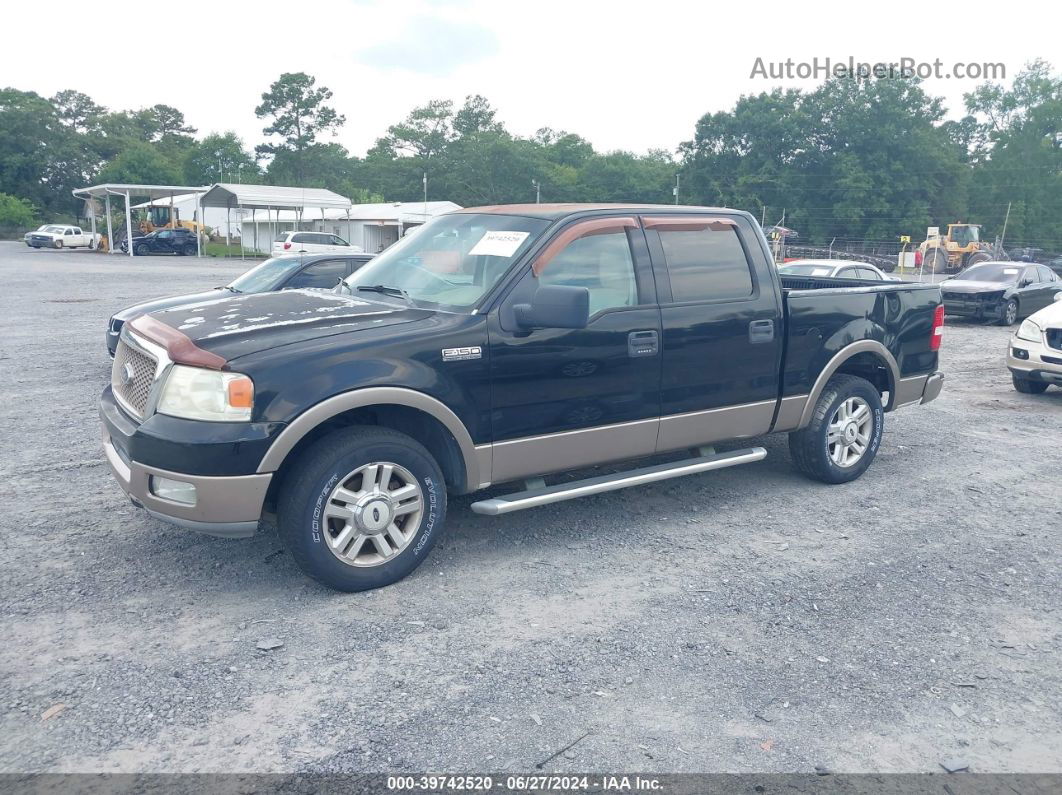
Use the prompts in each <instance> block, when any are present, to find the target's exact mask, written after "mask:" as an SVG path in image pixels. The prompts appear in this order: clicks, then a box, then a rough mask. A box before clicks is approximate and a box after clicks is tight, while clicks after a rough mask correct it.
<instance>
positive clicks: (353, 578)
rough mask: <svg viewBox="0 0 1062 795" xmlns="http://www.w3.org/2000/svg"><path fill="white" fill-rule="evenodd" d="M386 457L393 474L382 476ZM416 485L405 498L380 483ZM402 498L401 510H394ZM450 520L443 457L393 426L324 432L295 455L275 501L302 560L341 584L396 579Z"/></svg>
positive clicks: (306, 568) (283, 531) (283, 534)
mask: <svg viewBox="0 0 1062 795" xmlns="http://www.w3.org/2000/svg"><path fill="white" fill-rule="evenodd" d="M374 464H380V465H381V467H378V468H377V469H375V470H373V469H372V467H373V465H374ZM386 465H391V466H392V471H393V474H392V475H391V477H390V478H389V479H388V483H387V484H380V483H378V482H377V481H379V480H382V477H383V476H382V474H381V473H382V472H384V471H385V470H383V469H382V467H383V466H386ZM369 473H372V483H371V486H370V485H369V484H368V483H367V482H366V478H367V477H369ZM412 485H415V486H416V487H417V489H419V491H417V490H414V491H416V493H415V494H414V493H412V492H410V496H409V497H407V498H402V501H401V502H399V501H396V500H394V499H390V498H384V497H383V496H382V492H381V488H383V489H386V490H387V491H388V492H395V493H397V492H398V491H406V490H407V489H408V488H409V487H410V486H412ZM417 498H419V501H420V508H419V510H414V509H412V508H411V507H410V506H412V505H413V504H414V503H415V502H416V499H417ZM396 506H398V508H399V511H401V513H400V514H399V513H392V511H394V509H395V507H396ZM329 514H331V515H329ZM445 521H446V483H445V481H444V479H443V476H442V471H441V470H440V469H439V465H438V464H437V463H436V461H435V459H434V458H433V457H432V455H431V453H429V452H428V451H427V450H426V449H425V448H424V446H423V445H421V444H420V443H419V442H417V441H415V440H414V439H412V438H410V437H409V436H406V435H405V434H404V433H399V432H398V431H393V430H391V429H389V428H375V427H369V426H357V427H353V428H346V429H344V430H341V431H337V432H335V433H332V434H329V435H328V436H325V437H324V438H322V439H320V440H318V441H317V442H315V443H314V444H313V445H312V446H311V447H310V448H309V449H308V450H307V451H306V452H305V453H304V454H302V455H301V456H300V457H299V459H298V460H297V461H296V462H295V464H294V467H293V468H292V470H291V472H290V474H289V475H288V476H287V477H285V479H284V481H283V483H282V484H281V486H280V493H279V497H278V501H277V530H278V533H279V534H280V538H281V540H282V541H283V542H284V545H285V546H286V547H287V548H288V551H289V552H291V556H292V558H293V559H294V560H295V563H296V565H298V567H299V568H300V569H302V571H303V572H304V573H305V574H307V575H309V576H310V577H312V578H313V579H315V580H317V581H318V582H320V583H322V584H323V585H327V586H328V587H329V588H334V589H336V590H337V591H348V592H350V591H366V590H369V589H371V588H382V587H383V586H385V585H391V584H392V583H395V582H398V581H399V580H401V579H402V578H403V577H405V576H406V575H408V574H409V573H410V572H412V571H413V570H414V569H415V568H417V566H419V565H420V564H421V563H423V562H424V560H425V559H426V558H427V557H428V553H429V552H430V551H431V548H432V547H433V546H435V542H436V540H437V539H438V537H439V535H440V534H441V533H442V531H443V526H444V524H445ZM414 522H415V526H413V527H411V526H410V525H411V523H414ZM399 525H400V526H399ZM392 528H395V529H397V530H398V531H399V532H398V536H397V538H398V539H399V540H396V536H395V534H394V530H393V529H392ZM337 544H338V545H340V546H338V547H337ZM381 544H382V545H383V547H381ZM334 548H338V551H334ZM383 549H387V550H388V553H389V554H388V555H385V554H384V552H383ZM341 557H343V558H345V559H342V560H341Z"/></svg>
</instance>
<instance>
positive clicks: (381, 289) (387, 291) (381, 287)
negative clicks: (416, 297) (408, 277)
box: [358, 284, 413, 304]
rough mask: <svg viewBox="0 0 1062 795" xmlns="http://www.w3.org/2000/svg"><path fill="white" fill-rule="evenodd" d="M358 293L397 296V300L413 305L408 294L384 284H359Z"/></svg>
mask: <svg viewBox="0 0 1062 795" xmlns="http://www.w3.org/2000/svg"><path fill="white" fill-rule="evenodd" d="M358 292H363V293H380V294H381V295H397V296H398V297H399V298H405V299H406V301H407V302H409V303H410V304H412V303H413V299H412V298H410V297H409V293H407V292H406V291H405V290H403V289H402V288H401V287H389V286H387V285H386V284H359V285H358Z"/></svg>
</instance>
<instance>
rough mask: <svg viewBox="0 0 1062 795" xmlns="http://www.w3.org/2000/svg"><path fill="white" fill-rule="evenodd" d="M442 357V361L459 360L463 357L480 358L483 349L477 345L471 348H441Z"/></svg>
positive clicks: (463, 358)
mask: <svg viewBox="0 0 1062 795" xmlns="http://www.w3.org/2000/svg"><path fill="white" fill-rule="evenodd" d="M442 357H443V361H444V362H460V361H464V360H465V359H482V358H483V349H482V348H481V347H479V346H478V345H473V346H472V347H471V348H443V350H442Z"/></svg>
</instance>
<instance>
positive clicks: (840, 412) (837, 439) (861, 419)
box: [826, 397, 874, 468]
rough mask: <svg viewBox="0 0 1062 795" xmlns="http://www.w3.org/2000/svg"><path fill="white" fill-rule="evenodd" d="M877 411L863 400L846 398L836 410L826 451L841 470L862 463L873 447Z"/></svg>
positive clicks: (829, 430) (831, 422)
mask: <svg viewBox="0 0 1062 795" xmlns="http://www.w3.org/2000/svg"><path fill="white" fill-rule="evenodd" d="M873 430H874V412H873V411H872V410H871V408H870V404H869V403H867V402H866V401H865V400H863V398H861V397H850V398H845V400H843V401H842V402H841V404H840V405H839V406H838V407H837V410H836V411H834V413H833V416H832V417H831V418H830V424H829V425H828V426H827V428H826V448H827V450H828V451H829V454H830V460H831V461H833V463H834V464H836V465H837V466H839V467H845V468H847V467H852V466H855V465H856V464H857V463H859V460H860V459H861V458H862V457H863V455H864V453H866V451H867V447H869V445H870V435H871V433H872V432H873Z"/></svg>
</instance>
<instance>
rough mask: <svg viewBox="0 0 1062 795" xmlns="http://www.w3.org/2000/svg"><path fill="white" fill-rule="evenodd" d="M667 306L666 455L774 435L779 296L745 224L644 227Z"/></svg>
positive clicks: (712, 221)
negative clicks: (694, 447)
mask: <svg viewBox="0 0 1062 795" xmlns="http://www.w3.org/2000/svg"><path fill="white" fill-rule="evenodd" d="M642 222H643V225H644V227H645V234H646V239H647V242H648V244H649V251H650V254H651V256H652V261H653V272H654V274H655V276H656V284H657V292H658V295H659V300H660V305H661V324H662V332H663V340H662V343H663V345H662V354H663V360H662V364H663V372H662V377H661V390H660V401H661V417H662V418H661V423H660V437H659V443H658V449H659V450H660V451H664V450H672V449H678V448H682V447H691V446H695V445H700V444H707V443H710V442H714V441H719V440H723V439H736V438H742V437H747V436H755V435H758V434H761V433H764V432H766V431H767V430H769V428H770V426H771V423H772V421H773V418H774V409H775V404H776V401H777V397H778V386H779V384H778V378H779V371H780V367H781V354H782V335H783V333H784V331H783V328H782V322H781V321H782V317H781V296H780V294H779V290H778V285H777V281H776V279H774V278H773V277H772V270H771V269H772V267H773V266H772V265H771V263H770V262H768V260H767V257H766V255H765V253H764V252H763V248H762V246H761V245H760V244H759V238H758V237H757V236H756V234H755V231H754V230H753V228H752V224H751V223H750V222H749V221H748V219H746V218H744V217H740V216H719V215H711V216H709V215H701V216H698V215H686V214H682V215H675V216H657V217H654V216H645V217H643V218H642Z"/></svg>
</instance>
